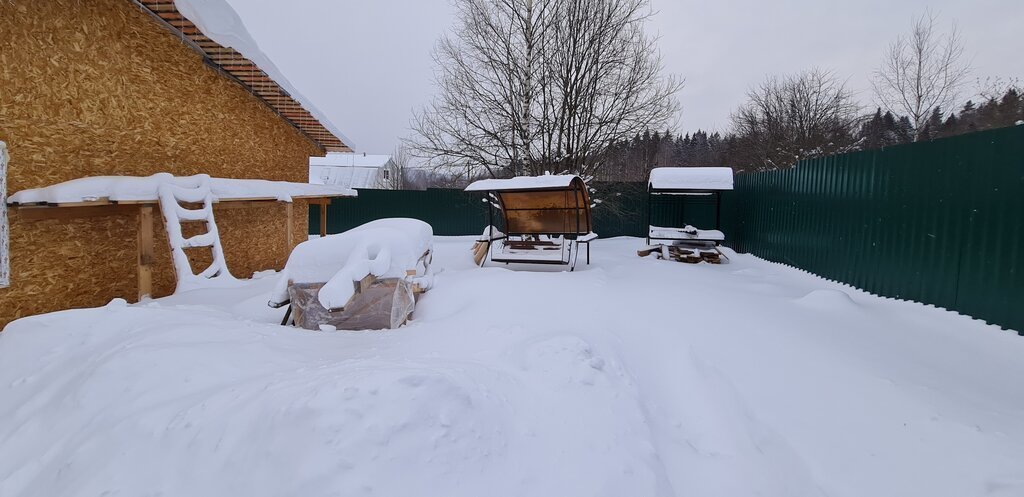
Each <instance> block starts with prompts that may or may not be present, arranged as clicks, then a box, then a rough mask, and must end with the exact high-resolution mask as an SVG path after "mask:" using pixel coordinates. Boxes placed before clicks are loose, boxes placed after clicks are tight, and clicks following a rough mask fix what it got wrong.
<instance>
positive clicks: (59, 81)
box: [0, 0, 322, 325]
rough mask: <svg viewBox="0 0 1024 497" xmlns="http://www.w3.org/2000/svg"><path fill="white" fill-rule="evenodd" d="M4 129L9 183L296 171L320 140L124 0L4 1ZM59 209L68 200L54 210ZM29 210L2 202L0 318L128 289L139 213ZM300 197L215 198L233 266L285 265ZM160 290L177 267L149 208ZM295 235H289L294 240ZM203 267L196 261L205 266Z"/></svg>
mask: <svg viewBox="0 0 1024 497" xmlns="http://www.w3.org/2000/svg"><path fill="white" fill-rule="evenodd" d="M0 19H2V23H3V32H2V34H0V54H2V55H3V60H2V63H0V140H3V141H6V142H7V145H8V151H9V154H10V162H9V165H8V177H7V186H8V192H11V193H13V192H17V191H19V190H22V189H26V188H36V187H42V186H47V185H51V184H54V183H59V182H62V181H66V180H70V179H74V178H78V177H83V176H94V175H150V174H153V173H156V172H161V171H166V172H171V173H173V174H176V175H191V174H196V173H207V174H210V175H211V176H218V177H227V178H262V179H270V180H284V181H296V182H305V181H306V177H307V167H306V164H307V163H308V158H309V156H311V155H322V150H321V149H320V148H319V147H318V146H317V145H316V144H315V143H313V142H312V141H310V140H309V139H307V138H306V137H305V136H304V135H302V134H301V133H300V132H298V130H296V129H295V128H293V127H292V126H290V125H289V124H288V123H287V122H286V121H284V120H283V119H281V118H280V117H278V116H277V115H276V114H275V113H274V112H273V110H271V109H270V108H269V107H267V106H266V105H265V104H264V103H263V102H261V101H260V100H258V99H257V98H255V97H254V96H252V95H251V94H250V93H249V92H248V91H247V90H246V89H245V88H243V87H242V86H240V85H239V84H237V83H235V82H234V81H232V80H230V79H228V78H227V77H225V76H224V75H222V74H221V73H220V72H218V71H217V70H216V69H214V68H212V67H210V66H208V65H206V64H204V62H203V60H202V58H201V57H200V56H199V55H198V54H196V53H195V52H194V51H192V50H191V49H190V48H189V47H187V46H186V45H184V44H183V43H182V42H181V41H180V40H179V39H178V38H177V37H176V36H174V35H173V34H172V33H170V32H169V31H167V30H166V29H164V27H163V26H161V25H160V24H159V23H158V22H157V21H156V20H154V19H153V18H151V17H150V16H149V15H148V14H147V13H145V12H143V11H142V10H141V9H140V8H139V7H137V6H136V5H135V4H133V3H132V2H131V1H129V0H33V1H27V0H24V1H22V0H16V1H14V2H9V1H7V2H4V1H0ZM60 210H68V209H60ZM134 212H135V211H133V210H130V209H123V210H118V211H117V213H116V214H114V215H100V216H95V217H81V218H75V219H49V220H33V219H29V218H30V217H31V216H29V215H28V214H26V212H25V210H24V209H22V208H11V209H10V212H9V216H10V262H11V282H10V283H11V285H10V287H9V288H3V289H0V325H5V324H6V323H7V322H9V321H11V320H13V319H15V318H18V317H21V316H26V315H30V314H37V313H41V312H48V311H54V310H58V309H66V308H71V307H85V306H97V305H102V304H105V303H106V302H108V301H109V300H110V299H112V298H115V297H123V298H127V299H129V300H134V299H135V296H136V295H137V292H138V289H137V281H136V271H135V267H136V241H137V240H136V239H137V230H136V227H137V223H138V221H137V217H136V214H135V213H134ZM307 214H308V210H307V206H306V205H305V204H302V203H296V205H295V207H294V212H293V216H292V218H291V219H288V218H287V216H286V207H285V205H284V204H280V203H269V204H258V205H256V206H254V207H248V208H238V207H233V206H230V205H227V204H224V205H219V206H218V207H217V208H216V209H215V215H216V217H217V224H218V227H219V228H220V232H221V237H222V242H223V245H224V249H225V254H226V258H227V262H228V266H229V268H230V269H231V271H232V273H234V274H235V275H236V276H242V277H245V276H248V275H250V274H251V273H252V272H253V271H256V270H261V269H268V268H275V269H276V268H280V267H282V266H283V264H284V261H285V259H286V258H287V255H288V253H289V252H290V248H291V247H289V246H287V245H288V244H287V241H286V231H287V226H288V223H289V222H290V223H292V224H293V226H295V227H298V229H296V230H295V233H298V234H301V233H304V232H305V226H306V223H307ZM156 219H157V222H156V225H157V226H156V228H157V229H156V238H157V240H156V249H157V252H156V260H155V261H154V290H155V296H161V295H166V294H168V293H169V292H171V291H173V287H174V276H173V272H172V270H171V262H170V258H169V250H168V248H167V243H166V235H165V233H164V230H163V227H162V222H161V219H160V216H159V215H157V216H156ZM302 239H303V237H302V236H296V239H295V240H294V242H295V243H298V242H300V241H301V240H302ZM200 269H201V268H200Z"/></svg>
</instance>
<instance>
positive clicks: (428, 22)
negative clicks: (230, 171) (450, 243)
mask: <svg viewBox="0 0 1024 497" xmlns="http://www.w3.org/2000/svg"><path fill="white" fill-rule="evenodd" d="M230 3H231V4H232V6H233V7H235V9H236V10H237V11H238V14H239V15H240V16H241V17H242V20H243V21H244V22H245V23H246V26H247V27H248V29H249V31H250V34H251V35H252V36H253V38H255V39H256V41H257V42H258V43H259V44H260V47H261V49H262V50H263V51H264V52H265V53H266V54H267V55H268V56H269V57H270V58H271V59H272V60H273V61H274V63H275V64H276V65H277V66H278V68H279V69H280V70H281V71H282V72H283V73H284V74H285V75H286V76H287V77H288V79H289V80H290V81H291V83H292V84H293V85H295V87H296V88H298V89H299V91H301V92H302V93H303V94H304V95H305V96H306V97H308V98H309V99H310V100H312V101H313V102H315V104H316V106H317V107H318V108H319V109H320V110H321V111H323V112H324V113H325V114H327V116H328V117H329V118H330V119H331V121H332V122H334V123H335V124H336V125H337V126H338V127H339V128H340V129H341V130H342V132H344V133H345V134H346V135H347V136H348V137H349V138H350V139H352V140H353V141H354V142H355V147H356V150H358V151H360V152H369V153H389V152H391V151H392V150H393V149H394V147H395V146H396V145H397V144H398V140H399V138H400V137H402V136H405V135H406V134H407V133H408V131H407V127H408V123H409V117H410V115H411V111H412V109H414V108H418V107H420V106H421V105H423V104H424V103H425V102H427V101H429V99H430V98H431V96H432V94H433V91H434V89H433V86H432V79H433V60H432V59H431V57H430V51H431V48H432V47H433V45H434V43H435V41H436V40H437V38H438V37H439V36H440V35H441V34H443V33H444V32H446V31H447V30H448V29H450V27H451V25H452V22H453V19H452V15H453V10H454V9H453V8H452V6H451V4H450V1H449V0H396V1H365V0H364V1H352V0H345V1H330V0H292V1H291V2H288V7H287V8H283V2H280V1H278V0H230ZM652 5H653V7H654V9H655V10H656V11H657V13H656V15H655V16H654V18H653V19H652V20H651V24H650V30H651V32H652V33H657V34H660V36H661V40H660V46H661V50H662V54H663V56H664V59H665V66H666V70H667V71H668V72H672V73H676V74H679V75H681V76H682V77H684V78H685V79H686V86H685V87H684V89H683V91H682V92H681V94H680V95H679V100H680V103H682V105H683V113H682V115H681V116H680V118H679V121H678V123H677V124H676V126H675V127H676V128H677V129H678V130H680V131H693V130H695V129H697V128H703V129H717V130H723V129H725V128H727V127H728V124H729V113H730V112H731V111H732V110H733V109H734V108H735V107H736V106H737V105H738V104H740V103H741V102H742V101H743V100H744V97H745V93H746V91H747V89H748V88H750V87H751V86H752V85H755V84H757V83H758V82H760V81H761V80H763V79H764V77H765V76H766V75H768V74H787V73H792V72H797V71H800V70H802V69H806V68H809V67H812V66H819V67H824V68H829V69H833V70H835V71H836V73H837V74H838V75H839V76H841V77H843V78H848V81H849V85H850V87H851V88H853V89H854V90H857V91H858V95H859V97H860V100H861V101H862V102H863V103H864V104H865V105H871V102H872V95H871V91H870V83H869V78H870V75H871V71H873V70H874V69H875V67H876V66H877V65H878V64H879V62H880V60H881V57H882V53H883V51H884V50H885V47H886V45H887V44H888V43H889V42H890V41H891V40H893V39H895V38H896V37H897V36H898V35H899V34H901V33H904V32H906V31H907V30H908V29H909V27H910V24H911V22H912V20H913V18H914V17H915V16H917V15H920V14H921V13H923V12H924V11H925V9H926V8H931V9H932V10H933V11H935V12H938V13H939V15H940V23H941V25H942V27H943V29H948V26H949V25H950V24H951V23H952V22H953V21H954V20H955V21H956V23H957V25H958V27H959V29H960V32H961V35H962V37H963V40H964V44H965V47H966V53H967V56H968V58H970V60H971V65H972V67H973V68H974V76H973V77H986V76H991V77H995V76H1000V77H1003V78H1004V79H1005V78H1009V77H1017V78H1024V36H1022V35H1021V31H1022V29H1021V28H1022V26H1024V1H1021V0H974V1H967V0H931V1H927V0H856V1H849V0H846V1H842V2H837V1H824V0H777V1H764V0H732V1H729V0H725V1H716V0H704V1H701V2H696V1H691V0H652ZM975 87H976V85H975V84H974V81H973V80H972V81H971V83H970V84H969V85H968V88H967V89H966V90H965V94H964V99H966V98H967V97H969V96H971V95H969V94H973V93H974V92H975V90H976V88H975Z"/></svg>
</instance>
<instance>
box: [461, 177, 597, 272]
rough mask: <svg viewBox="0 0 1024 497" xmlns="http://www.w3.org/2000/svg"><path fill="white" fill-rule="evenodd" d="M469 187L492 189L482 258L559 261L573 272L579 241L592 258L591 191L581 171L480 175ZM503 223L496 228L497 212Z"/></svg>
mask: <svg viewBox="0 0 1024 497" xmlns="http://www.w3.org/2000/svg"><path fill="white" fill-rule="evenodd" d="M466 191H467V192H483V193H486V194H488V197H487V198H485V201H487V202H488V227H487V231H486V232H485V233H484V234H483V236H482V238H481V239H480V240H478V243H479V244H480V245H478V247H479V250H480V252H478V254H479V255H478V263H479V264H480V265H481V266H483V264H484V263H485V262H486V260H487V258H488V256H489V257H490V259H491V260H492V261H494V262H504V263H506V264H508V263H526V264H560V265H567V266H569V270H570V271H572V270H573V269H575V267H576V259H577V258H578V257H579V244H581V243H582V244H586V245H587V264H589V263H590V241H591V240H594V239H595V238H597V235H596V234H594V233H593V232H592V224H591V215H590V196H589V194H588V193H587V185H586V183H584V181H583V179H582V178H580V177H579V176H576V175H571V174H570V175H544V176H535V177H525V176H524V177H517V178H510V179H485V180H479V181H476V182H474V183H472V184H470V185H469V186H468V187H466ZM496 209H497V210H498V211H499V213H500V215H501V221H502V228H501V230H499V229H498V228H496V227H495V219H494V217H495V216H494V211H495V210H496Z"/></svg>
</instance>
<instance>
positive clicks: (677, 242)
mask: <svg viewBox="0 0 1024 497" xmlns="http://www.w3.org/2000/svg"><path fill="white" fill-rule="evenodd" d="M732 185H733V174H732V169H731V168H728V167H657V168H654V169H652V170H651V176H650V180H649V181H648V182H647V246H646V247H644V248H643V249H641V250H638V251H637V255H639V256H641V257H645V256H648V255H650V254H652V253H653V254H657V256H658V257H660V258H662V259H666V260H675V261H679V262H689V263H697V262H702V261H703V262H709V263H712V264H720V263H722V262H728V261H729V258H728V257H726V256H725V254H723V253H722V251H721V250H719V248H718V246H719V244H721V242H722V241H723V240H725V234H724V233H722V232H721V231H720V229H721V221H722V192H723V191H725V190H732ZM659 195H695V196H696V195H700V196H707V195H712V196H714V198H715V229H700V228H696V227H694V226H690V225H688V224H687V225H686V226H683V227H665V226H654V225H653V224H651V212H653V210H654V209H653V203H654V198H655V197H656V196H659Z"/></svg>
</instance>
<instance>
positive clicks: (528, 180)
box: [466, 174, 583, 192]
mask: <svg viewBox="0 0 1024 497" xmlns="http://www.w3.org/2000/svg"><path fill="white" fill-rule="evenodd" d="M573 180H579V181H580V182H581V183H582V182H583V180H582V179H581V178H580V177H579V176H576V175H575V174H546V175H544V176H517V177H515V178H509V179H482V180H478V181H474V182H473V183H471V184H470V185H469V186H467V187H466V191H467V192H501V191H515V190H544V189H557V188H568V187H569V186H570V185H571V184H572V182H573Z"/></svg>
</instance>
